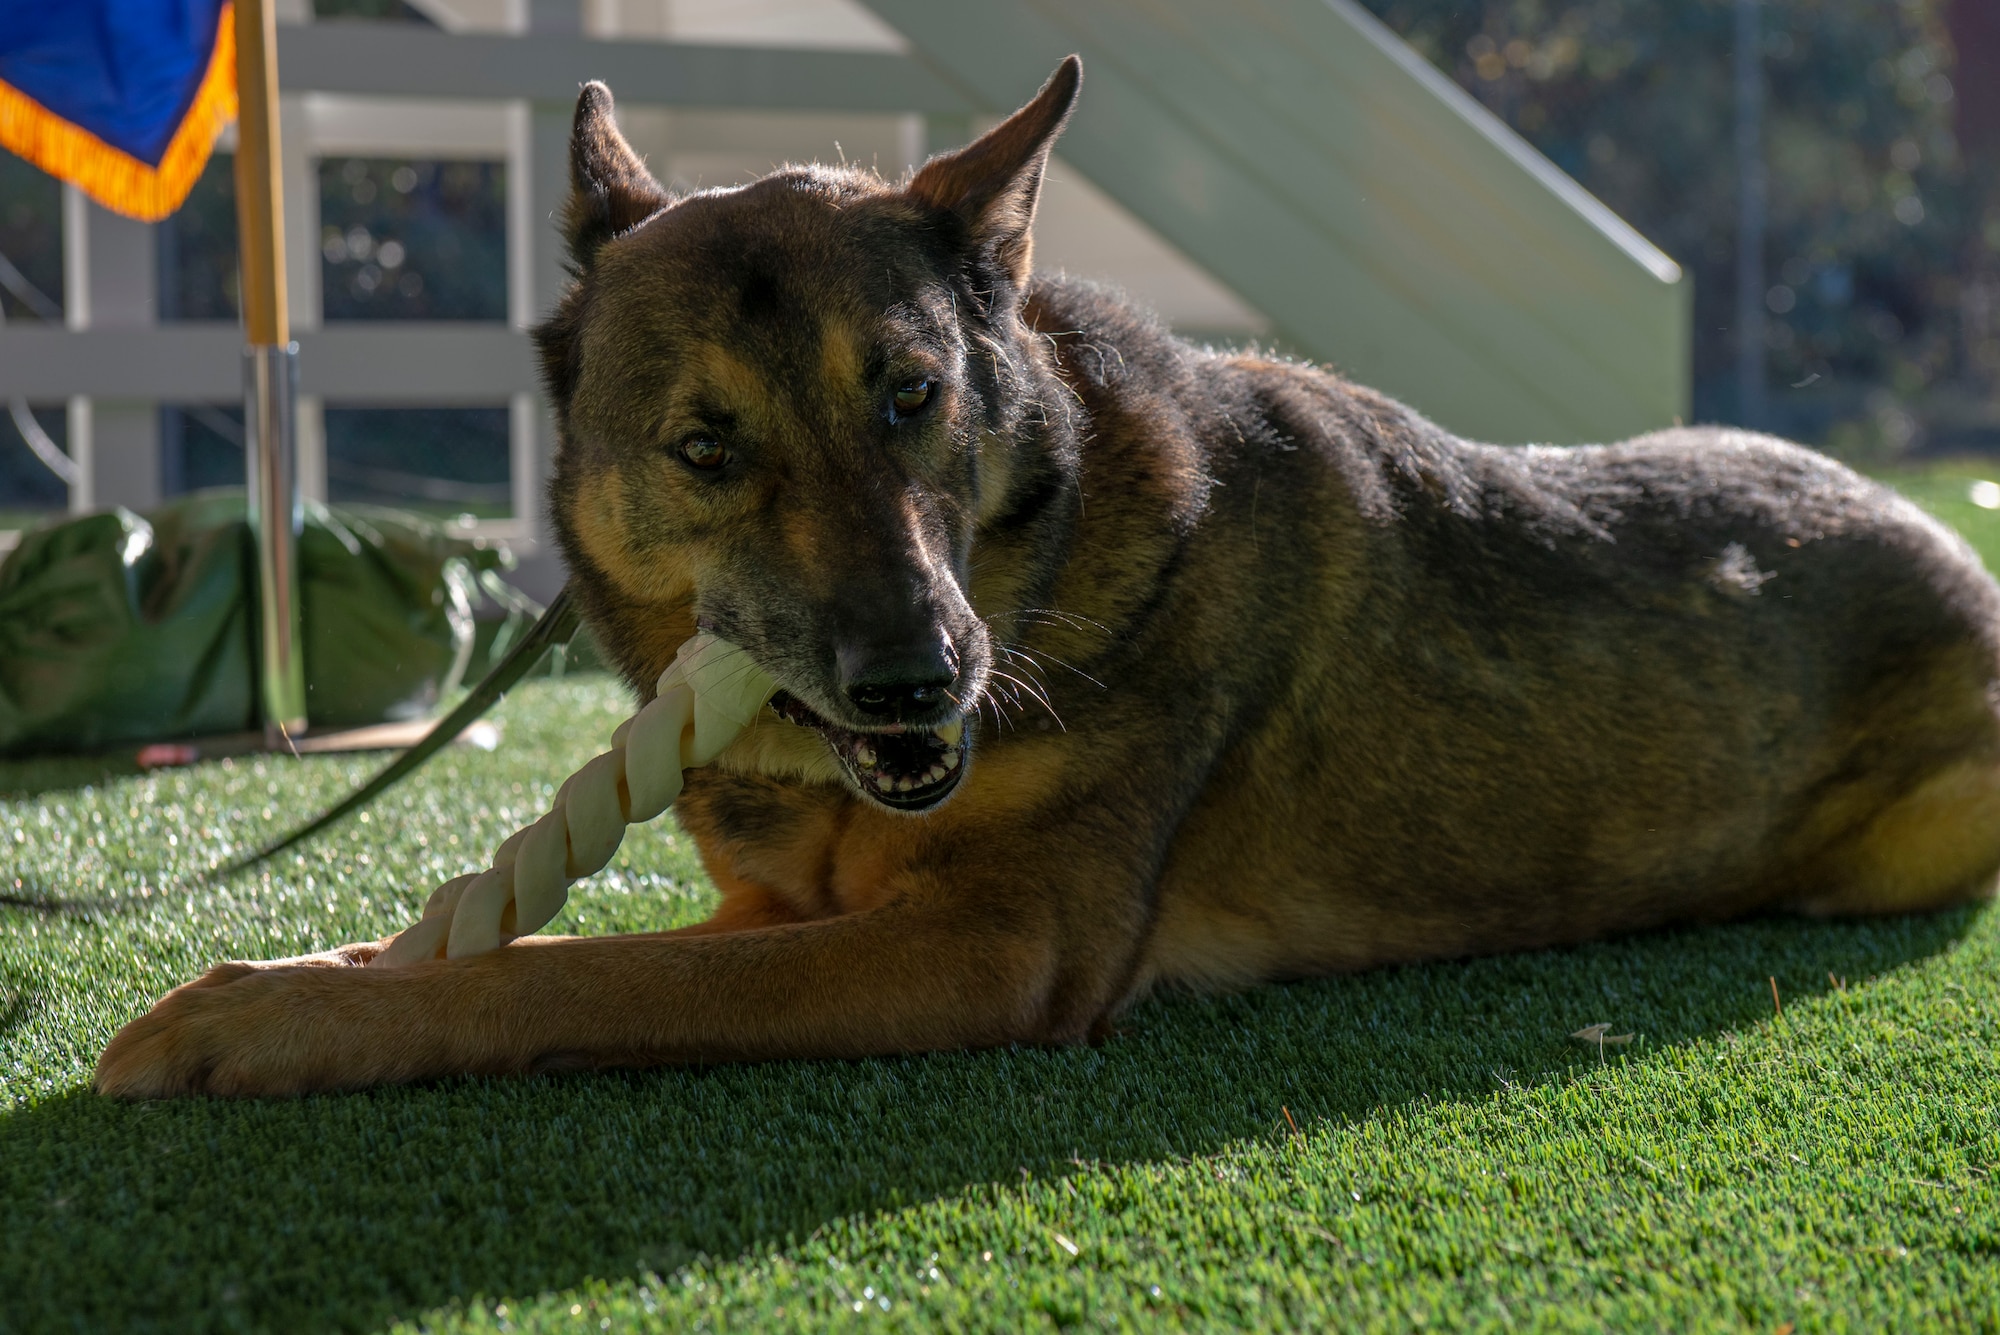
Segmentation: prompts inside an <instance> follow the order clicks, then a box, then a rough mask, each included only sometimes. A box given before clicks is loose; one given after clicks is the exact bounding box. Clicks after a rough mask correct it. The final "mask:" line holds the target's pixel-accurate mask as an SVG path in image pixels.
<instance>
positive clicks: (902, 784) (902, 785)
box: [896, 774, 917, 793]
mask: <svg viewBox="0 0 2000 1335" xmlns="http://www.w3.org/2000/svg"><path fill="white" fill-rule="evenodd" d="M916 786H917V781H916V780H915V779H913V778H911V777H910V776H909V775H907V774H905V775H904V776H903V777H902V778H900V779H898V780H896V791H897V792H899V793H907V792H909V791H910V789H912V788H914V787H916Z"/></svg>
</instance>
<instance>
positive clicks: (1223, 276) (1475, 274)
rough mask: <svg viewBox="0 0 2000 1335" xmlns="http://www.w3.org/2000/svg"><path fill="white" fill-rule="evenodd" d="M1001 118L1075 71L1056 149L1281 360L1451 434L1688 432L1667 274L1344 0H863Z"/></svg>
mask: <svg viewBox="0 0 2000 1335" xmlns="http://www.w3.org/2000/svg"><path fill="white" fill-rule="evenodd" d="M866 3H867V5H868V7H869V8H870V9H872V10H874V11H875V12H876V13H877V14H879V15H880V16H881V17H882V18H883V19H884V20H886V21H887V22H889V23H891V24H893V25H894V26H895V27H896V28H897V29H898V30H900V31H901V32H902V33H903V34H904V35H905V36H906V37H907V38H908V39H909V41H910V42H911V44H912V46H913V47H914V49H915V54H916V55H917V56H918V58H920V59H922V60H923V61H925V62H926V63H928V64H930V65H931V66H932V67H933V68H934V69H936V70H937V71H938V72H939V73H940V74H941V75H943V76H944V77H945V78H946V79H947V80H949V81H950V82H952V83H954V84H956V85H958V86H959V87H960V88H962V89H963V90H964V91H965V93H966V95H967V97H968V98H970V99H971V100H972V101H973V102H974V103H975V104H977V105H979V106H982V107H985V108H987V109H988V110H990V111H992V112H994V113H996V114H997V113H1004V112H1006V111H1010V110H1012V109H1013V108H1014V107H1015V106H1017V105H1019V104H1020V103H1021V102H1022V101H1025V100H1026V99H1027V97H1028V96H1029V95H1030V94H1032V93H1033V92H1034V90H1035V89H1036V87H1038V86H1039V85H1040V83H1041V81H1042V80H1043V79H1044V78H1045V77H1047V75H1048V73H1049V72H1050V71H1051V70H1052V69H1054V68H1055V65H1056V63H1057V62H1058V61H1059V60H1061V59H1062V57H1063V56H1065V55H1067V54H1069V53H1070V52H1072V51H1074V52H1078V53H1081V54H1082V56H1083V58H1084V65H1085V70H1084V90H1083V100H1082V104H1081V106H1080V107H1079V109H1078V111H1077V114H1076V117H1075V119H1074V120H1073V121H1072V122H1071V124H1070V128H1069V130H1068V131H1067V133H1066V134H1065V136H1064V138H1063V140H1062V143H1061V144H1060V145H1059V146H1058V152H1059V153H1060V154H1061V156H1062V157H1063V158H1064V159H1065V160H1066V161H1068V162H1069V163H1070V164H1071V165H1072V166H1073V167H1075V168H1076V169H1077V170H1079V171H1081V172H1082V173H1083V174H1084V175H1086V176H1088V177H1089V178H1090V179H1091V180H1092V181H1093V182H1095V183H1096V184H1097V185H1098V186H1099V187H1101V188H1102V189H1103V190H1105V191H1106V192H1107V193H1108V194H1110V195H1111V196H1112V197H1113V198H1115V199H1116V200H1117V201H1118V202H1119V203H1121V204H1123V205H1124V206H1125V207H1126V208H1128V209H1130V210H1131V211H1132V212H1133V213H1134V214H1136V215H1137V216H1138V217H1140V218H1141V219H1143V220H1144V221H1145V222H1146V223H1147V224H1148V225H1149V226H1151V227H1152V228H1153V229H1154V230H1155V231H1157V232H1158V233H1160V235H1162V236H1163V237H1165V238H1166V239H1167V240H1169V241H1171V242H1172V243H1173V244H1174V245H1176V246H1178V247H1179V248H1180V249H1181V250H1182V251H1184V252H1185V253H1186V254H1187V255H1188V256H1190V257H1191V258H1192V259H1193V260H1194V261H1195V262H1196V263H1198V264H1200V265H1201V266H1202V267H1203V268H1205V269H1207V270H1208V271H1209V272H1210V273H1212V274H1214V275H1215V276H1216V277H1217V278H1218V279H1220V280H1221V281H1222V282H1223V283H1225V284H1227V285H1228V286H1229V287H1230V288H1232V289H1233V290H1234V291H1235V292H1236V293H1237V294H1238V295H1239V296H1241V297H1242V298H1243V299H1244V300H1245V301H1246V302H1248V303H1249V304H1250V305H1252V306H1254V307H1256V308H1257V309H1258V310H1260V311H1262V312H1263V313H1264V314H1265V315H1266V316H1268V317H1269V318H1270V319H1271V321H1272V322H1273V325H1274V326H1275V328H1274V333H1275V334H1276V336H1277V337H1278V338H1279V339H1281V340H1283V341H1284V342H1285V343H1286V344H1288V345H1290V346H1292V347H1293V348H1296V349H1297V350H1299V351H1301V352H1303V353H1305V354H1306V355H1308V356H1311V357H1314V358H1317V359H1320V360H1323V361H1325V362H1327V363H1329V364H1331V365H1333V366H1335V367H1337V368H1339V369H1340V370H1342V371H1343V372H1345V373H1346V374H1348V375H1350V376H1352V377H1353V378H1355V379H1357V380H1360V381H1362V382H1364V383H1367V384H1371V385H1374V386H1376V387H1378V388H1380V389H1383V390H1385V391H1387V392H1389V393H1391V394H1394V395H1396V396H1397V397H1399V398H1402V399H1404V400H1405V401H1406V402H1409V403H1410V404H1412V405H1414V406H1415V407H1417V408H1419V409H1421V410H1422V411H1424V412H1426V413H1428V414H1430V415H1431V416H1433V417H1435V418H1436V419H1437V420H1439V421H1440V422H1442V423H1444V424H1445V425H1446V426H1448V427H1450V428H1451V429H1453V430H1455V431H1458V432H1460V433H1462V434H1465V435H1469V436H1474V437H1478V438H1482V439H1487V440H1497V441H1510V442H1519V441H1552V442H1577V441H1591V440H1610V439H1615V438H1618V437H1622V436H1628V435H1632V434H1634V433H1636V432H1640V431H1646V430H1650V429H1653V428H1656V427H1663V426H1667V425H1670V424H1671V423H1672V422H1673V420H1674V419H1675V418H1676V417H1677V416H1679V415H1683V414H1685V413H1686V412H1687V404H1688V376H1689V369H1688V360H1689V338H1690V329H1689V311H1690V301H1689V296H1690V292H1689V288H1688V284H1687V281H1686V280H1685V279H1684V278H1683V277H1682V275H1681V271H1680V269H1679V267H1678V266H1676V265H1675V264H1674V262H1673V261H1672V260H1670V259H1669V258H1667V256H1666V255H1664V254H1662V253H1661V252H1660V251H1659V250H1657V249H1656V248H1655V247H1653V246H1652V245H1651V244H1650V243H1648V242H1647V241H1646V240H1645V239H1644V238H1643V237H1641V236H1640V235H1639V234H1638V233H1637V232H1635V231H1634V230H1633V229H1632V228H1631V227H1629V226H1627V225H1626V224H1625V223H1624V222H1623V221H1621V220H1620V219H1619V218H1618V217H1617V216H1616V215H1614V214H1613V213H1612V212H1611V211H1610V210H1609V209H1607V208H1605V207H1604V206H1603V205H1602V204H1601V203H1599V202H1598V201H1597V200H1595V199H1593V198H1591V196H1590V195H1589V194H1587V193H1586V192H1585V191H1584V190H1583V189H1582V187H1580V186H1578V185H1577V184H1576V183H1575V182H1574V181H1572V180H1571V179H1570V178H1569V177H1567V176H1566V175H1564V174H1563V173H1562V172H1561V171H1560V170H1558V169H1557V168H1556V167H1555V165H1554V164H1553V163H1551V162H1549V161H1548V160H1547V159H1546V158H1543V157H1542V156H1541V155H1540V154H1538V153H1537V152H1535V150H1534V149H1533V148H1531V147H1529V146H1528V145H1527V144H1526V143H1525V142H1524V141H1523V140H1521V139H1520V137H1519V136H1517V135H1515V134H1514V133H1513V131H1511V130H1509V129H1508V128H1507V127H1506V126H1505V125H1503V124H1502V123H1501V122H1500V121H1498V120H1497V119H1496V118H1494V117H1493V116H1492V115H1491V114H1489V113H1488V112H1487V111H1486V110H1485V109H1484V108H1482V107H1480V106H1479V105H1478V104H1477V103H1476V102H1474V101H1473V100H1472V99H1471V98H1469V97H1468V96H1466V95H1465V93H1464V92H1463V91H1462V90H1461V89H1459V88H1458V87H1457V85H1455V84H1453V83H1452V82H1451V81H1450V80H1449V79H1447V78H1446V77H1445V76H1444V75H1442V74H1441V73H1439V72H1438V71H1437V70H1435V69H1433V68H1432V67H1431V66H1430V65H1429V64H1427V63H1426V62H1425V61H1424V60H1423V59H1422V58H1421V57H1420V56H1418V55H1417V54H1416V53H1415V52H1413V51H1411V50H1410V49H1409V48H1408V47H1406V46H1404V45H1403V44H1402V42H1401V41H1399V40H1398V39H1397V38H1396V37H1395V36H1394V34H1392V33H1390V32H1389V31H1388V30H1387V29H1385V28H1384V27H1383V26H1382V25H1381V24H1380V23H1379V22H1377V21H1376V20H1375V19H1374V18H1373V17H1372V16H1370V15H1369V14H1367V13H1366V12H1365V11H1363V10H1362V9H1360V8H1359V7H1358V6H1356V5H1354V4H1351V3H1347V0H1235V2H1230V0H866Z"/></svg>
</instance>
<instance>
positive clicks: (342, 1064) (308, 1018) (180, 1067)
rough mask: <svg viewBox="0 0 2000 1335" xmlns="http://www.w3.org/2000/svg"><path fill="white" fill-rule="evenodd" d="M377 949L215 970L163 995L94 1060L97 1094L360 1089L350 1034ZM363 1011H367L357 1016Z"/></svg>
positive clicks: (361, 1060)
mask: <svg viewBox="0 0 2000 1335" xmlns="http://www.w3.org/2000/svg"><path fill="white" fill-rule="evenodd" d="M380 947H381V943H379V942H369V943H366V944H365V945H358V946H348V947H342V948H341V949H340V950H336V951H328V952H326V953H324V954H322V955H314V956H304V957H301V958H299V959H295V960H274V961H270V962H268V963H267V962H255V963H253V962H246V961H233V962H231V963H228V964H219V965H217V966H216V967H214V968H213V969H210V970H209V971H208V972H207V973H205V974H203V975H202V976H201V977H200V978H197V979H195V980H194V981H193V982H191V983H187V984H184V985H182V986H180V987H177V988H175V989H174V990H173V991H171V992H169V993H167V995H166V996H164V997H162V998H160V1000H159V1001H158V1002H157V1003H156V1004H155V1005H154V1006H153V1008H152V1009H151V1010H150V1011H148V1012H146V1013H145V1014H144V1015H142V1016H140V1017H139V1018H138V1019H136V1020H134V1021H132V1022H131V1023H130V1024H128V1025H126V1026H125V1027H124V1028H123V1029H121V1030H119V1031H118V1033H117V1035H116V1036H115V1037H114V1038H113V1039H112V1040H111V1043H110V1045H109V1046H108V1047H106V1048H105V1049H104V1055H103V1056H101V1057H99V1058H98V1060H97V1077H96V1080H95V1086H96V1089H97V1091H98V1092H99V1093H100V1094H109V1095H112V1096H114V1097H117V1098H128V1099H156V1098H173V1097H177V1096H181V1095H188V1094H219V1095H227V1096H236V1097H246V1096H259V1095H289V1094H303V1093H306V1092H308V1091H310V1090H315V1089H329V1088H339V1087H342V1086H347V1085H353V1084H362V1083H367V1082H368V1079H369V1072H367V1071H365V1070H362V1069H360V1068H361V1067H364V1066H366V1065H367V1064H368V1055H367V1048H366V1044H365V1042H363V1043H359V1044H357V1043H355V1042H353V1041H352V1040H353V1039H354V1038H355V1037H356V1035H355V1033H354V1032H353V1031H352V1029H350V1028H348V1026H352V1025H353V1024H354V1022H355V1021H356V1020H357V1019H359V1018H361V1016H359V1015H357V1014H356V1007H354V1006H353V1005H352V1004H348V1005H343V1004H342V1002H343V1001H346V1002H348V1003H353V1002H357V1001H362V1000H363V998H361V997H360V996H352V997H343V996H342V995H341V994H342V993H344V992H348V991H351V990H353V989H352V988H351V987H348V986H343V984H347V983H348V982H349V980H350V979H352V980H357V981H358V980H359V979H360V978H361V977H363V976H365V973H364V971H363V970H361V969H359V968H356V967H354V966H356V965H360V964H364V963H366V962H367V960H368V959H370V958H372V957H373V955H374V953H375V952H376V951H378V950H379V949H380ZM360 1009H361V1010H363V1011H365V1009H366V1007H365V1004H364V1005H363V1006H362V1007H361V1008H360Z"/></svg>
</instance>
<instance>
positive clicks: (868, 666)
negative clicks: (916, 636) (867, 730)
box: [840, 643, 958, 723]
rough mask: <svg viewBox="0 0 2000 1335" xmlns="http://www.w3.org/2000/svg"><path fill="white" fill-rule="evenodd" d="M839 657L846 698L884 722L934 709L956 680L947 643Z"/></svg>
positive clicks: (955, 658) (954, 659)
mask: <svg viewBox="0 0 2000 1335" xmlns="http://www.w3.org/2000/svg"><path fill="white" fill-rule="evenodd" d="M840 659H841V662H840V667H841V673H840V675H841V679H842V680H841V689H842V690H844V691H845V692H846V693H847V698H848V699H849V700H851V701H852V702H853V703H854V707H855V708H856V709H858V710H860V711H861V712H862V713H863V714H866V715H867V716H868V717H869V718H872V719H880V720H882V721H883V722H885V723H887V722H895V721H897V720H901V719H907V718H917V717H920V716H922V715H924V714H928V713H930V712H932V711H933V710H935V709H937V708H938V706H940V705H942V704H944V703H945V702H946V700H947V698H948V697H947V696H946V694H945V693H946V692H947V691H949V690H950V689H951V684H952V682H954V681H956V680H957V679H958V656H957V655H956V654H954V653H953V652H952V650H951V646H950V645H948V644H942V643H941V644H938V645H937V646H935V647H934V648H931V649H929V650H919V651H917V652H910V651H908V650H904V651H901V652H888V653H882V652H877V653H871V654H866V655H861V654H849V653H842V654H841V655H840Z"/></svg>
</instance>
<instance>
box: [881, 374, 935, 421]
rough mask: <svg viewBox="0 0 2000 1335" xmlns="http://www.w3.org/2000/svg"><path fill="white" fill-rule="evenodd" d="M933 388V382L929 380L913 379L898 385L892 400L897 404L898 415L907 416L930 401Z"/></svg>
mask: <svg viewBox="0 0 2000 1335" xmlns="http://www.w3.org/2000/svg"><path fill="white" fill-rule="evenodd" d="M931 389H932V386H931V382H930V381H928V380H912V381H910V382H908V383H907V384H902V385H898V386H896V392H895V394H894V395H893V396H892V398H891V402H892V403H894V404H895V407H896V414H897V416H899V417H907V416H909V415H910V414H911V413H913V412H916V411H917V410H918V409H920V408H922V407H923V406H924V405H925V404H927V403H929V402H930V401H931Z"/></svg>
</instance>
